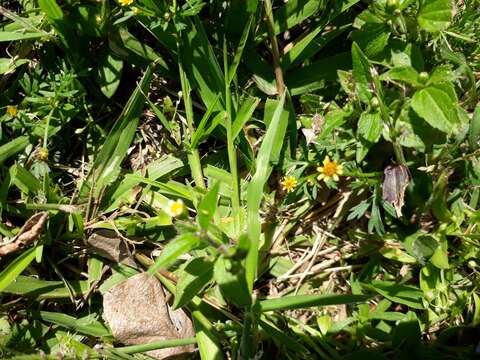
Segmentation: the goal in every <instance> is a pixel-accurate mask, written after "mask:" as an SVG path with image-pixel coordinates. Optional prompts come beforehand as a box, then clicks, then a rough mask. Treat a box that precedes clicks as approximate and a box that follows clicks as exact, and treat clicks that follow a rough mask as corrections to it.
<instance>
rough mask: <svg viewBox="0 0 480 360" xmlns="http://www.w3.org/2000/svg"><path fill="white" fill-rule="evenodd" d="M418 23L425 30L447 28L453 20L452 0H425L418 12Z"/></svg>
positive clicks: (435, 30)
mask: <svg viewBox="0 0 480 360" xmlns="http://www.w3.org/2000/svg"><path fill="white" fill-rule="evenodd" d="M417 20H418V24H419V25H420V27H421V28H422V29H423V30H426V31H429V32H438V31H441V30H445V29H446V28H448V26H449V25H450V22H451V20H452V4H451V0H425V1H423V4H422V6H421V8H420V11H419V12H418V17H417Z"/></svg>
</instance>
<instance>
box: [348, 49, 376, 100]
mask: <svg viewBox="0 0 480 360" xmlns="http://www.w3.org/2000/svg"><path fill="white" fill-rule="evenodd" d="M352 66H353V78H354V79H355V90H356V92H357V96H358V98H359V99H360V100H361V101H363V102H365V103H368V102H369V101H370V99H371V98H372V92H371V91H370V82H371V81H372V75H371V73H370V62H369V61H368V59H367V57H366V56H365V55H364V53H363V52H362V50H361V49H360V47H359V46H358V45H357V44H356V43H355V42H354V43H353V44H352Z"/></svg>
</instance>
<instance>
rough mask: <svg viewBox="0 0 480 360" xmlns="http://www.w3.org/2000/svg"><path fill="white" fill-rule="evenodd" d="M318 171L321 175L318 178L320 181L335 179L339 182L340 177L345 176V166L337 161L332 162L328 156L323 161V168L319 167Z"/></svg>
mask: <svg viewBox="0 0 480 360" xmlns="http://www.w3.org/2000/svg"><path fill="white" fill-rule="evenodd" d="M317 171H318V172H319V173H320V175H318V177H317V179H318V180H324V181H328V180H330V179H333V180H334V181H338V180H339V179H340V178H339V177H338V175H342V174H343V166H342V165H341V164H338V163H337V162H336V161H335V160H333V161H331V160H330V158H329V157H328V155H327V156H325V159H323V166H319V167H317Z"/></svg>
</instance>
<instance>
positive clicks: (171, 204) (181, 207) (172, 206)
mask: <svg viewBox="0 0 480 360" xmlns="http://www.w3.org/2000/svg"><path fill="white" fill-rule="evenodd" d="M184 211H185V204H184V203H183V201H182V200H181V199H178V200H176V201H174V200H169V201H168V204H167V207H166V208H165V212H166V213H167V214H168V215H170V216H172V217H177V216H180V215H182V214H183V212H184Z"/></svg>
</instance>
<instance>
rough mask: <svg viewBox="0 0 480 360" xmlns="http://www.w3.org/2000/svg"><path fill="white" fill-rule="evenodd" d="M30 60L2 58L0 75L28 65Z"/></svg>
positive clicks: (0, 60)
mask: <svg viewBox="0 0 480 360" xmlns="http://www.w3.org/2000/svg"><path fill="white" fill-rule="evenodd" d="M29 61H30V60H28V59H17V60H14V59H10V58H0V75H3V74H5V73H7V72H10V71H13V70H15V68H17V67H19V66H21V65H23V64H26V63H28V62H29Z"/></svg>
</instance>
